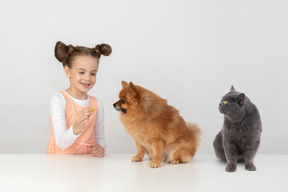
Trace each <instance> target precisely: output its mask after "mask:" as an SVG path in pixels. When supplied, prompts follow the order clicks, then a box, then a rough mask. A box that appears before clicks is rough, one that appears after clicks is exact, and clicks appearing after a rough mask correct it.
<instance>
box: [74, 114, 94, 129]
mask: <svg viewBox="0 0 288 192" xmlns="http://www.w3.org/2000/svg"><path fill="white" fill-rule="evenodd" d="M92 114H93V112H92V111H91V109H84V110H82V111H79V112H77V113H76V114H75V116H74V119H75V123H74V125H73V133H74V134H75V135H79V134H80V133H81V131H82V130H83V129H84V127H85V125H86V124H87V122H88V120H89V117H90V115H92Z"/></svg>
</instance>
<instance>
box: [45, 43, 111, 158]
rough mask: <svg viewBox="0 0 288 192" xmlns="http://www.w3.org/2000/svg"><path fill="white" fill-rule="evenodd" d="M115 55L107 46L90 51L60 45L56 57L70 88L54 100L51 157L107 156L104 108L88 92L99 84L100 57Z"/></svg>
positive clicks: (52, 99) (55, 96) (56, 95)
mask: <svg viewBox="0 0 288 192" xmlns="http://www.w3.org/2000/svg"><path fill="white" fill-rule="evenodd" d="M111 52H112V49H111V47H110V46H109V45H107V44H100V45H97V46H96V47H95V48H87V47H82V46H76V47H74V46H72V45H68V46H67V45H65V44H64V43H62V42H60V41H59V42H57V43H56V46H55V57H56V58H57V59H58V60H59V61H60V62H61V63H62V64H63V67H64V70H65V74H66V76H67V77H68V78H69V80H70V87H69V88H68V89H66V90H65V91H60V92H57V93H56V94H55V95H54V96H53V97H52V98H51V101H50V127H51V131H50V141H49V143H48V146H47V153H52V154H93V155H94V156H96V157H103V156H104V151H105V148H106V143H105V136H104V117H103V116H104V111H103V104H102V102H101V101H100V100H99V99H97V98H95V97H92V96H90V95H88V94H87V92H88V91H89V90H90V89H91V88H92V87H93V86H94V84H95V82H96V75H97V71H98V65H99V59H100V56H101V55H105V56H108V55H110V54H111Z"/></svg>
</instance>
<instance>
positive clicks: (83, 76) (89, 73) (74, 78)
mask: <svg viewBox="0 0 288 192" xmlns="http://www.w3.org/2000/svg"><path fill="white" fill-rule="evenodd" d="M71 66H72V68H69V67H68V66H65V67H64V69H65V73H66V76H67V77H68V78H69V79H70V88H69V89H68V90H67V91H69V94H71V95H72V96H73V97H75V98H76V99H77V98H78V99H85V98H83V97H86V96H87V92H88V91H89V90H90V89H91V88H92V87H93V86H94V85H95V82H96V74H97V71H98V59H97V58H95V57H91V56H77V57H76V58H75V59H74V60H73V62H72V65H71Z"/></svg>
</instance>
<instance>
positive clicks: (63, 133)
mask: <svg viewBox="0 0 288 192" xmlns="http://www.w3.org/2000/svg"><path fill="white" fill-rule="evenodd" d="M65 93H67V92H65ZM67 95H69V94H68V93H67ZM69 97H71V98H72V99H73V101H74V102H75V103H77V104H78V105H80V106H82V107H87V106H88V104H89V97H88V99H86V100H78V99H75V98H73V97H72V96H70V95H69ZM96 99H97V102H98V116H97V120H96V123H95V128H94V129H95V142H96V143H98V144H99V145H101V146H102V147H103V149H104V151H105V150H106V142H105V135H104V107H103V103H102V101H101V100H99V99H98V98H96ZM65 109H66V101H65V98H64V96H63V95H62V94H61V93H59V92H57V93H55V95H54V96H53V97H52V98H51V99H50V116H51V121H52V125H53V129H54V136H55V141H56V144H57V146H58V147H59V148H61V149H66V148H68V147H70V146H71V145H72V144H73V143H74V142H75V141H76V139H77V138H78V137H79V136H80V135H81V133H80V134H79V135H75V134H74V133H73V125H72V126H71V127H69V128H68V127H66V118H65Z"/></svg>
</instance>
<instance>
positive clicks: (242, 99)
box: [237, 93, 246, 105]
mask: <svg viewBox="0 0 288 192" xmlns="http://www.w3.org/2000/svg"><path fill="white" fill-rule="evenodd" d="M245 98H246V95H245V94H244V93H240V95H238V97H237V100H238V102H239V103H240V105H243V103H244V101H245Z"/></svg>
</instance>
